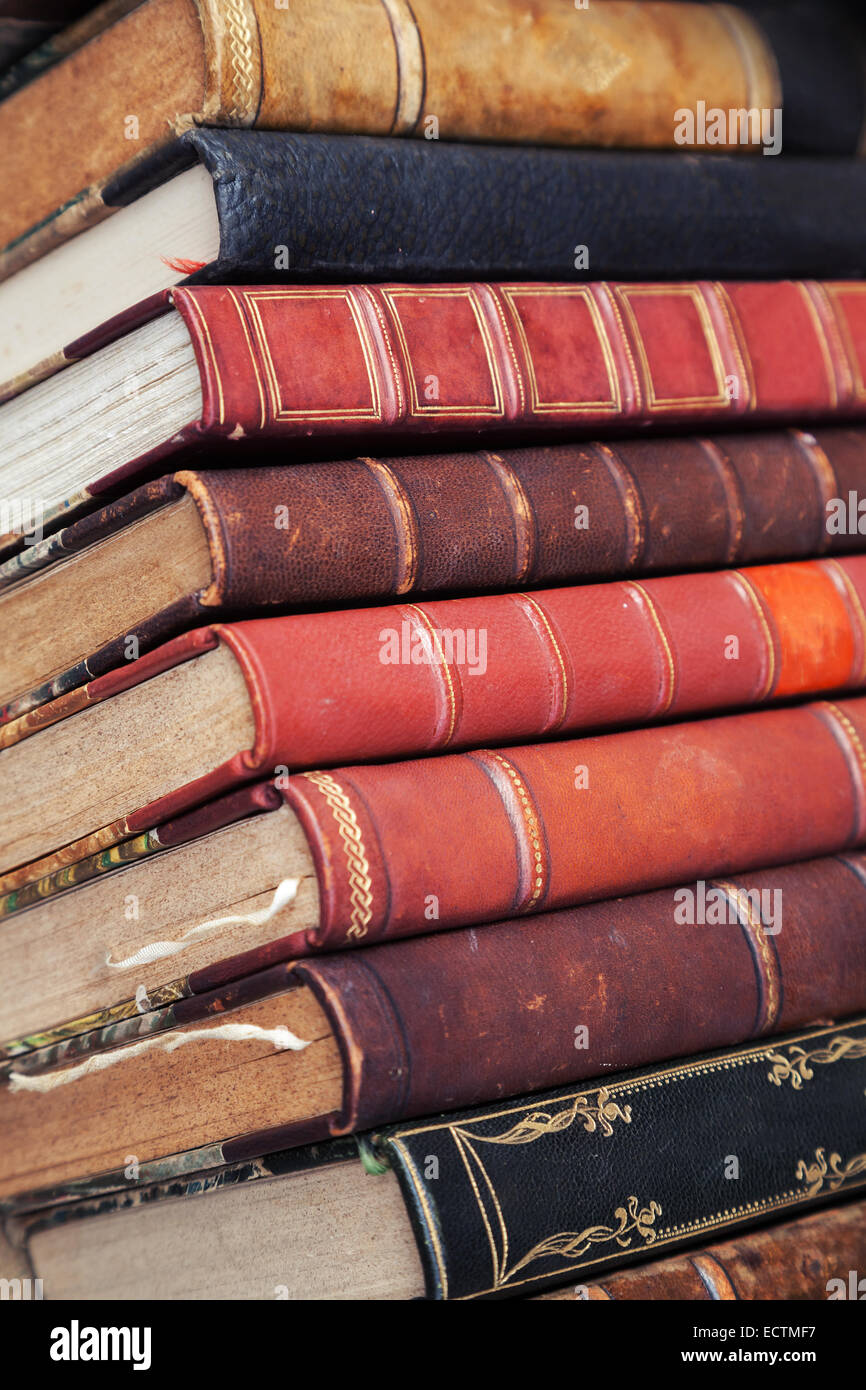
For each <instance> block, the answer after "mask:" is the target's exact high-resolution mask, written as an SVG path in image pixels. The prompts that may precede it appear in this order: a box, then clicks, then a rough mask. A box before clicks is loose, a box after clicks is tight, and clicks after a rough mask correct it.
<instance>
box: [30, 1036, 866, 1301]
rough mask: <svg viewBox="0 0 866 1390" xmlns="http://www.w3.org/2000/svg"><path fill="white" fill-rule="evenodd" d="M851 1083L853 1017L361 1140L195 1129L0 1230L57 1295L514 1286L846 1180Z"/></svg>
mask: <svg viewBox="0 0 866 1390" xmlns="http://www.w3.org/2000/svg"><path fill="white" fill-rule="evenodd" d="M578 1026H579V1019H576V1040H577V1041H579V1039H578V1038H577V1027H578ZM527 1045H528V1046H529V1045H530V1040H529V1039H527ZM467 1065H470V1066H471V1059H467ZM864 1090H866V1018H862V1017H861V1018H856V1019H851V1020H848V1021H844V1022H842V1023H839V1024H835V1025H832V1026H824V1027H820V1028H812V1029H808V1030H804V1031H801V1032H799V1033H796V1034H788V1035H786V1036H784V1037H779V1038H772V1039H763V1040H762V1041H760V1042H758V1043H752V1044H749V1045H747V1046H741V1047H736V1048H730V1049H725V1050H722V1051H716V1052H712V1053H707V1054H704V1055H702V1056H700V1057H691V1058H685V1059H682V1060H680V1061H675V1062H670V1063H665V1064H663V1065H660V1066H653V1067H647V1068H642V1069H640V1070H637V1071H629V1072H622V1073H618V1074H616V1075H612V1076H609V1077H601V1078H596V1079H595V1080H594V1081H592V1082H587V1083H584V1084H581V1085H578V1086H570V1087H568V1088H565V1089H561V1090H557V1091H552V1092H548V1093H546V1094H537V1095H533V1096H530V1097H528V1098H525V1099H522V1100H507V1101H506V1100H503V1101H500V1102H497V1103H496V1104H494V1105H488V1106H485V1107H484V1108H483V1109H477V1110H471V1111H464V1112H460V1113H456V1114H455V1113H452V1114H449V1115H445V1116H441V1117H437V1118H433V1119H426V1120H415V1121H412V1122H411V1123H409V1124H402V1125H399V1126H393V1127H389V1128H387V1129H384V1130H382V1131H381V1132H380V1133H378V1134H373V1135H368V1136H366V1138H364V1139H361V1140H359V1141H355V1140H353V1139H339V1140H336V1141H332V1142H330V1143H326V1144H316V1145H312V1146H310V1145H307V1146H306V1147H303V1144H304V1139H303V1128H304V1127H303V1126H299V1127H298V1141H297V1142H298V1145H299V1147H297V1148H294V1149H285V1150H282V1151H281V1152H279V1153H275V1154H272V1155H270V1156H269V1157H263V1158H259V1157H257V1156H256V1155H257V1153H258V1150H254V1148H253V1147H252V1146H251V1145H247V1150H246V1151H244V1144H243V1141H240V1142H238V1143H236V1144H225V1145H209V1146H208V1147H207V1148H205V1149H202V1150H197V1151H195V1152H193V1153H187V1154H176V1155H174V1156H173V1158H171V1159H163V1160H160V1161H158V1162H153V1163H143V1164H141V1166H140V1168H136V1170H135V1171H134V1172H130V1171H129V1170H126V1171H124V1172H123V1173H114V1174H106V1175H104V1177H103V1178H101V1179H100V1178H96V1179H89V1180H87V1182H84V1183H74V1184H72V1185H70V1186H69V1187H67V1188H64V1189H53V1190H52V1191H50V1192H49V1191H43V1192H42V1193H40V1194H31V1195H30V1196H29V1197H24V1198H17V1199H15V1201H14V1202H12V1203H10V1204H9V1206H8V1208H7V1234H8V1235H9V1236H10V1237H12V1238H13V1239H14V1240H15V1241H16V1242H17V1243H19V1244H28V1245H29V1248H30V1255H31V1259H32V1263H33V1268H34V1271H35V1273H36V1274H37V1275H38V1276H40V1277H41V1276H43V1275H44V1277H45V1278H46V1287H48V1282H49V1281H50V1283H51V1287H52V1289H53V1290H54V1292H53V1293H52V1297H60V1298H62V1297H73V1298H74V1297H80V1296H84V1293H85V1292H86V1296H87V1297H90V1298H99V1297H101V1296H109V1295H111V1296H118V1297H135V1298H147V1297H161V1298H170V1297H175V1296H176V1297H211V1298H214V1297H215V1298H219V1297H238V1296H244V1297H253V1298H258V1297H262V1298H265V1297H273V1296H274V1292H273V1290H274V1288H275V1287H277V1286H278V1287H280V1288H281V1290H282V1292H281V1293H280V1294H278V1295H277V1296H278V1297H285V1298H315V1297H327V1298H333V1297H347V1296H352V1297H356V1298H413V1297H424V1296H426V1297H427V1298H432V1299H458V1300H459V1299H476V1298H507V1297H521V1296H526V1295H528V1294H533V1293H537V1292H539V1291H540V1290H542V1289H545V1288H547V1287H553V1286H557V1285H563V1284H573V1285H582V1284H584V1283H585V1282H586V1281H587V1280H588V1279H590V1278H594V1277H596V1276H602V1275H606V1274H608V1273H609V1272H610V1271H612V1270H615V1269H618V1268H620V1267H622V1266H626V1265H630V1264H634V1263H636V1262H641V1261H645V1260H650V1259H660V1258H664V1257H666V1256H669V1255H670V1254H671V1253H673V1252H675V1251H676V1250H678V1249H680V1248H682V1247H688V1246H698V1247H703V1246H705V1245H706V1244H707V1242H710V1241H718V1240H722V1239H726V1238H727V1237H728V1236H729V1235H731V1234H732V1233H735V1232H737V1231H741V1230H744V1229H746V1228H751V1227H755V1226H758V1225H761V1224H769V1223H772V1222H779V1221H790V1220H792V1219H794V1218H796V1217H798V1216H799V1215H801V1214H802V1213H803V1212H804V1211H805V1210H807V1209H808V1208H810V1207H812V1206H816V1205H821V1204H825V1203H827V1202H839V1201H842V1200H845V1199H846V1198H849V1197H855V1196H856V1195H857V1194H858V1193H860V1194H862V1192H863V1189H864V1187H866V1101H864ZM359 1158H360V1160H361V1161H360V1162H359V1161H358V1159H359ZM221 1159H222V1164H221V1166H219V1167H217V1166H215V1165H217V1164H220V1160H221ZM226 1160H229V1161H228V1162H227V1161H226ZM91 1218H97V1219H96V1220H91ZM251 1230H255V1231H256V1233H257V1234H256V1241H255V1247H254V1248H252V1247H251V1244H250V1236H249V1233H250V1231H251ZM214 1232H216V1233H217V1235H214ZM413 1232H414V1239H413ZM215 1242H216V1243H215ZM211 1250H212V1258H211ZM359 1252H363V1255H361V1254H359ZM205 1265H207V1274H206V1275H203V1274H202V1269H203V1267H204V1266H205Z"/></svg>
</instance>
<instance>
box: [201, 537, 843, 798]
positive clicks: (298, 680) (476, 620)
mask: <svg viewBox="0 0 866 1390" xmlns="http://www.w3.org/2000/svg"><path fill="white" fill-rule="evenodd" d="M215 631H218V632H220V634H221V636H222V639H223V641H225V642H226V643H227V644H228V645H229V646H230V647H231V649H232V650H233V651H234V653H235V655H236V656H237V658H238V660H239V662H240V663H241V666H242V667H243V670H244V673H245V675H246V678H247V684H248V687H249V690H250V693H251V699H252V701H253V707H254V709H255V711H256V716H257V723H258V738H257V740H256V747H255V749H254V750H253V752H252V755H251V756H250V758H249V759H248V760H247V763H248V766H249V768H250V775H252V774H253V772H254V771H256V772H260V773H262V774H263V775H268V774H269V773H272V772H273V769H274V768H275V767H276V766H278V765H281V766H282V765H285V766H288V767H289V768H291V769H295V768H304V767H312V766H319V765H327V764H331V765H333V764H337V763H341V762H348V761H353V762H354V761H357V762H365V761H373V760H376V761H379V760H385V759H390V758H400V757H412V756H417V755H418V754H420V753H429V752H440V751H443V750H446V749H454V748H461V747H462V748H469V747H472V746H474V745H477V744H483V743H486V742H505V741H510V742H513V741H521V742H523V741H529V740H531V739H534V738H539V737H542V736H546V735H550V736H553V735H562V734H568V733H578V732H582V731H585V730H588V729H596V728H603V727H610V726H612V725H617V724H629V723H632V724H634V723H646V722H647V721H649V720H652V719H658V718H662V717H671V716H677V715H680V716H682V715H686V714H694V713H698V712H703V711H708V710H712V709H724V708H726V707H735V706H743V705H754V704H760V703H762V702H764V701H767V700H770V699H773V698H776V697H782V696H791V695H805V694H814V693H817V692H819V691H824V690H828V691H829V690H841V689H845V688H855V687H857V686H859V685H862V684H863V682H864V680H866V557H863V556H856V557H848V558H845V559H842V560H835V559H834V560H817V561H807V562H803V563H800V564H791V565H767V566H763V567H760V568H752V569H742V570H733V571H730V570H729V571H720V572H716V573H713V574H690V575H677V576H672V577H669V578H661V579H647V580H645V581H644V583H642V584H640V583H637V582H634V581H631V580H626V581H623V582H620V583H614V584H593V585H585V586H578V587H574V588H568V589H551V590H540V591H538V592H536V593H524V594H502V595H496V596H493V597H486V598H470V599H446V600H443V601H441V602H434V603H418V604H397V605H394V606H392V607H388V608H368V609H351V610H348V611H338V612H332V613H315V614H295V615H293V616H291V617H286V618H277V619H274V618H263V619H256V620H253V621H250V622H245V623H237V624H233V625H230V626H224V627H221V628H216V629H215Z"/></svg>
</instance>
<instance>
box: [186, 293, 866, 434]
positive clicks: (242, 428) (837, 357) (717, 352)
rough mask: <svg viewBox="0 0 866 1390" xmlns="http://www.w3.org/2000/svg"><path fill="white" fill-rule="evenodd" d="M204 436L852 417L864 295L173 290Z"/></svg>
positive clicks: (859, 387)
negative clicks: (187, 339) (196, 372)
mask: <svg viewBox="0 0 866 1390" xmlns="http://www.w3.org/2000/svg"><path fill="white" fill-rule="evenodd" d="M170 297H171V299H172V301H173V303H174V304H175V307H176V308H177V309H178V310H179V311H180V313H181V314H182V315H183V317H184V320H185V322H186V324H187V326H188V328H189V331H190V334H191V336H192V339H193V343H194V345H195V349H196V353H197V356H198V361H199V366H200V369H201V373H202V381H203V386H204V400H205V408H204V413H203V416H202V421H201V428H202V430H203V431H204V432H205V433H206V434H212V435H217V436H221V437H223V438H226V439H232V440H239V439H243V438H247V437H248V436H250V435H257V434H258V435H262V434H263V435H266V436H273V437H296V438H297V437H299V438H308V437H311V436H314V435H346V434H348V435H353V436H356V437H361V436H365V435H369V434H372V435H375V434H379V433H382V432H383V431H389V432H392V433H395V432H396V434H397V435H398V436H399V435H400V434H402V433H406V432H408V433H412V434H418V433H420V434H423V433H427V432H431V431H435V432H437V433H440V434H441V433H442V432H452V433H453V432H456V433H460V432H463V433H466V432H468V431H481V430H484V431H497V430H503V429H504V430H508V429H510V428H525V427H527V426H533V427H535V428H538V429H556V428H559V429H562V428H569V429H581V430H584V429H589V428H595V429H598V428H600V427H602V428H603V427H604V426H605V425H608V426H611V425H616V426H621V425H622V423H623V422H631V423H640V424H642V425H652V426H655V427H659V428H664V427H665V426H668V425H671V424H678V423H686V422H692V423H703V422H709V421H712V420H716V419H717V420H725V419H731V420H738V419H742V418H744V417H748V418H753V419H759V420H772V419H781V418H784V417H786V416H791V415H796V416H798V417H800V418H819V417H821V416H826V415H834V416H845V415H856V414H861V415H862V414H863V413H864V410H866V385H864V379H866V286H863V285H862V284H860V283H858V282H839V283H836V284H831V283H826V284H824V283H817V282H812V281H773V282H767V283H760V282H759V283H753V284H746V283H730V284H727V285H723V284H719V283H711V282H709V281H696V282H692V283H677V284H618V283H606V282H599V283H595V284H590V285H571V284H560V285H551V284H514V285H511V284H497V285H489V284H466V285H429V286H411V285H380V286H376V287H371V286H367V285H355V286H337V285H318V286H285V287H274V286H249V287H228V286H196V287H192V288H189V287H187V288H182V289H176V290H172V291H171V292H170Z"/></svg>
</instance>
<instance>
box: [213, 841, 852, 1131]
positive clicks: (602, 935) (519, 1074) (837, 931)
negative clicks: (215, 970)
mask: <svg viewBox="0 0 866 1390" xmlns="http://www.w3.org/2000/svg"><path fill="white" fill-rule="evenodd" d="M285 944H286V945H287V946H290V942H289V941H287V942H286V943H285ZM518 962H519V968H518V966H517V963H518ZM292 973H293V974H294V975H296V976H298V977H300V979H302V980H303V981H304V983H305V984H307V985H309V986H310V988H312V989H313V990H314V992H315V993H316V995H317V997H318V999H319V1001H320V1003H321V1004H322V1006H323V1008H324V1009H325V1012H326V1013H327V1015H328V1017H329V1019H330V1022H331V1027H332V1029H333V1031H334V1034H335V1036H336V1037H337V1039H338V1041H339V1043H340V1050H341V1054H342V1056H343V1058H344V1066H345V1080H344V1103H343V1112H342V1114H341V1115H340V1117H339V1120H338V1121H337V1122H336V1124H335V1125H334V1133H335V1134H341V1133H350V1132H352V1131H355V1130H363V1129H369V1128H372V1127H374V1126H375V1125H379V1124H385V1123H389V1122H392V1121H394V1120H395V1119H398V1118H401V1117H412V1116H417V1115H426V1114H432V1113H437V1112H439V1111H441V1110H451V1109H459V1108H462V1107H464V1106H471V1105H478V1104H483V1103H485V1102H488V1101H490V1100H492V1099H494V1098H495V1097H497V1096H504V1095H521V1094H523V1093H524V1092H530V1091H537V1090H542V1089H544V1087H546V1086H555V1085H564V1084H565V1083H567V1082H573V1081H581V1080H584V1079H586V1078H590V1077H595V1076H607V1075H609V1074H610V1073H611V1072H617V1071H623V1070H625V1069H626V1068H629V1067H636V1066H644V1065H646V1064H647V1063H650V1062H659V1061H661V1060H663V1059H664V1058H667V1057H678V1056H684V1055H688V1054H692V1053H696V1052H705V1051H708V1050H710V1049H711V1048H715V1047H722V1046H734V1045H735V1044H738V1043H742V1042H747V1041H748V1040H749V1039H752V1038H756V1037H760V1036H762V1035H765V1034H773V1033H781V1032H786V1031H789V1030H790V1029H793V1028H797V1027H802V1026H806V1025H808V1024H810V1023H811V1022H812V1021H813V1020H815V1019H817V1018H833V1017H835V1018H844V1017H846V1016H847V1015H851V1014H855V1013H858V1012H860V1011H861V1010H862V1009H863V1008H866V859H864V856H863V855H852V856H850V857H848V858H839V859H822V860H812V861H809V862H807V863H804V864H794V865H786V866H783V867H781V868H779V869H773V870H766V871H764V872H763V873H758V874H746V875H734V876H732V877H731V878H725V879H722V880H719V881H713V880H710V881H703V882H699V883H696V884H691V885H689V887H688V888H677V889H663V890H661V891H659V892H655V893H645V894H639V895H637V896H634V897H628V898H622V899H618V900H616V901H614V902H604V903H594V904H590V905H587V906H584V907H577V908H572V909H570V910H569V911H562V912H554V913H544V914H542V915H541V916H539V917H536V918H534V919H533V920H531V921H529V922H526V921H510V922H500V923H496V924H493V925H486V926H484V927H483V928H482V929H481V930H477V931H476V930H473V929H472V928H463V929H462V930H460V931H454V932H448V933H447V934H446V935H445V936H444V937H443V936H438V935H435V934H431V935H427V936H419V937H415V938H414V939H413V940H404V941H399V942H389V943H387V944H384V945H380V946H371V947H369V948H368V949H367V950H365V951H347V952H341V953H336V954H333V955H327V956H318V957H316V958H308V959H306V960H303V961H299V962H297V963H296V964H295V966H294V968H293V972H292ZM209 978H212V977H211V976H210V974H209V972H208V971H207V970H205V971H202V972H199V975H198V976H197V977H195V978H193V979H191V980H190V981H189V982H188V983H189V986H190V988H194V987H195V986H197V984H198V983H199V981H201V982H204V981H206V980H208V979H209ZM419 980H423V981H424V989H423V993H422V994H419V989H418V981H419ZM599 980H603V981H604V988H603V989H600V988H599V987H598V981H599Z"/></svg>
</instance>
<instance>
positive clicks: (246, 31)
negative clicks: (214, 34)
mask: <svg viewBox="0 0 866 1390" xmlns="http://www.w3.org/2000/svg"><path fill="white" fill-rule="evenodd" d="M223 3H224V5H225V16H226V27H227V29H228V37H229V53H230V55H231V65H232V71H231V77H232V92H231V105H230V107H229V109H228V111H227V113H226V114H227V116H228V117H229V119H230V120H232V121H238V122H240V124H242V125H246V123H247V122H248V121H249V119H250V112H251V110H252V109H253V108H254V106H255V100H256V90H255V89H256V81H255V66H254V62H253V31H252V28H251V26H250V17H249V15H250V12H249V9H248V8H247V4H246V0H223Z"/></svg>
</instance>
